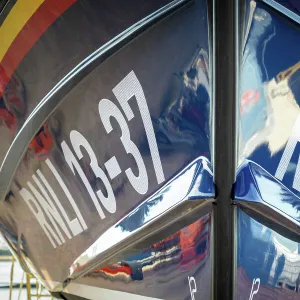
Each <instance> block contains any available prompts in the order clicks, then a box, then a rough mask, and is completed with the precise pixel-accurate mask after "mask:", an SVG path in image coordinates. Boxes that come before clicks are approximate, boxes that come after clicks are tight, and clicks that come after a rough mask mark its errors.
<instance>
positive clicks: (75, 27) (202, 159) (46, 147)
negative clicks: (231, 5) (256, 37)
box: [0, 0, 215, 299]
mask: <svg viewBox="0 0 300 300" xmlns="http://www.w3.org/2000/svg"><path fill="white" fill-rule="evenodd" d="M99 3H100V2H95V1H80V0H79V1H76V2H75V3H74V4H73V5H72V6H71V7H70V8H69V9H68V10H67V11H65V12H64V13H63V15H62V16H61V17H59V18H58V19H57V20H56V21H55V22H54V23H53V24H52V25H51V26H50V27H49V28H48V29H47V30H46V31H45V32H44V34H43V35H42V36H41V38H40V39H39V40H38V41H37V42H36V43H35V44H34V46H33V47H32V49H30V51H29V52H28V53H27V55H26V56H25V58H24V60H23V61H22V63H21V64H20V65H19V66H18V68H17V70H16V72H15V74H14V75H13V79H11V81H10V82H9V86H8V87H7V89H6V92H5V93H4V97H3V101H4V104H5V105H3V125H4V126H3V127H1V130H2V133H0V134H1V138H2V139H3V141H4V144H3V148H2V150H3V153H2V156H1V158H2V159H3V158H4V160H3V163H2V168H1V176H0V185H1V188H0V193H1V195H2V196H3V201H1V203H0V206H1V207H0V225H1V228H0V230H1V232H2V234H3V236H4V237H5V239H6V240H7V242H8V243H9V245H10V247H11V250H12V251H13V252H14V254H15V255H16V256H17V257H18V258H19V260H20V262H21V264H22V265H23V267H24V268H25V269H26V270H28V271H30V272H32V273H33V274H34V275H36V276H37V277H38V278H39V279H40V280H41V281H42V282H43V283H44V284H45V286H46V287H47V288H48V289H49V290H51V291H53V292H57V293H60V292H62V291H63V290H64V291H66V292H67V290H66V288H67V286H68V285H69V284H70V283H73V282H74V281H75V280H80V277H81V276H83V275H85V274H89V273H90V272H91V270H92V269H94V268H95V267H96V266H98V265H99V266H100V267H101V268H105V266H106V265H107V264H109V263H117V262H118V260H117V259H118V258H120V257H123V258H124V259H125V258H126V259H128V257H130V253H133V252H134V253H136V255H138V254H137V253H139V252H141V251H146V250H145V249H149V247H151V245H153V244H155V243H157V242H159V241H161V240H162V239H165V238H167V237H168V236H170V234H174V232H175V231H176V230H180V229H182V228H184V227H186V226H189V225H190V224H191V223H193V222H196V221H197V220H200V219H201V217H202V216H204V215H205V216H206V215H207V214H208V213H211V210H212V207H211V206H212V205H211V204H212V201H213V198H214V197H215V187H214V184H213V172H212V168H211V121H212V110H211V98H210V93H211V92H210V89H211V78H210V73H211V71H210V48H209V40H208V31H209V28H208V19H207V15H208V12H207V7H206V3H205V1H202V0H198V1H173V2H170V1H150V2H149V1H144V2H143V1H142V2H141V1H131V2H128V1H127V2H126V4H125V2H124V1H123V2H122V3H121V2H120V1H101V5H100V4H99ZM104 4H105V9H103V7H104ZM133 8H134V9H133ZM108 20H109V24H110V25H109V26H108V25H107V24H108V23H107V22H108ZM195 28H197V29H196V30H195ZM74 32H76V37H75V36H74ZM62 49H63V51H62ZM179 49H180V51H178V50H179ZM4 72H5V70H4ZM128 74H135V76H136V77H137V79H138V81H139V83H140V85H141V86H142V89H143V92H144V95H145V98H146V101H147V106H148V108H149V112H150V116H151V122H152V124H153V129H154V133H155V138H156V142H157V147H158V150H159V156H160V159H161V164H162V168H163V172H164V180H163V181H162V182H159V183H158V180H157V178H156V170H155V169H154V166H153V162H152V157H151V149H150V145H149V143H148V140H147V138H148V137H147V135H146V133H145V129H144V123H143V121H144V120H142V118H141V112H140V110H139V107H138V105H137V103H136V102H135V100H130V106H131V108H132V111H133V114H134V118H133V119H132V120H130V121H128V122H127V126H128V128H129V131H130V136H131V140H132V141H133V142H134V143H135V144H136V146H137V148H138V150H139V152H140V154H141V157H142V159H143V161H144V164H145V166H146V173H147V178H148V186H147V190H146V192H144V191H143V192H141V193H139V192H137V190H136V189H135V188H134V187H133V186H132V184H131V183H130V180H129V179H128V177H127V174H128V173H127V172H123V171H124V170H128V169H129V168H131V170H132V171H133V174H138V172H139V170H138V166H137V165H136V162H135V161H134V159H133V158H134V157H133V156H132V155H130V154H128V153H126V151H125V149H124V147H123V144H122V143H121V140H120V137H121V136H122V134H123V129H124V128H122V127H121V128H119V127H118V125H117V123H113V122H114V121H112V124H113V128H114V130H113V131H112V132H110V133H109V134H108V133H107V132H106V130H105V128H104V126H103V122H101V118H100V116H99V110H98V105H99V102H100V100H102V99H110V101H111V102H112V103H114V104H115V105H116V106H120V104H119V103H118V102H117V99H116V97H115V95H114V93H113V89H114V88H115V87H116V86H117V84H118V83H119V82H121V81H122V80H123V79H124V78H125V77H126V76H127V75H128ZM7 103H8V104H10V103H12V104H13V105H14V107H13V108H9V109H8V107H7ZM12 112H13V113H12ZM74 130H76V131H77V132H79V133H80V134H81V135H82V136H83V137H84V138H85V139H86V140H87V141H88V143H89V144H90V145H91V148H92V151H93V153H95V156H96V158H97V163H98V165H99V166H100V167H101V168H103V169H104V168H105V166H107V162H108V161H110V162H111V161H112V160H110V159H111V158H113V157H116V158H117V163H118V165H119V169H120V170H121V172H120V174H118V177H114V178H113V179H112V180H111V181H110V184H111V186H112V190H113V194H114V196H115V198H116V208H115V211H114V209H111V211H109V210H108V211H107V210H104V212H103V216H101V217H100V216H99V213H98V212H97V210H96V209H95V205H94V203H93V201H92V199H91V196H90V195H91V193H90V191H88V190H87V189H86V186H85V184H84V182H82V180H81V177H80V176H81V175H80V174H79V173H78V172H72V170H71V169H70V167H69V165H68V163H67V161H66V158H65V156H64V152H63V149H62V144H63V142H64V143H65V144H67V145H71V143H70V133H71V132H74ZM121 130H122V133H121ZM8 135H9V136H10V139H8V138H7V136H8ZM11 142H12V144H11ZM11 145H12V146H11ZM10 146H11V148H9V147H10ZM72 151H73V150H72ZM82 154H83V157H82V158H81V159H79V165H80V168H81V169H82V170H83V173H84V176H86V178H87V180H88V182H89V184H90V186H91V188H92V189H93V190H94V191H98V190H101V191H103V194H104V195H106V193H107V190H105V187H104V185H103V182H101V181H100V180H99V179H97V177H96V176H95V174H94V173H93V169H92V166H91V159H90V157H89V155H88V153H87V152H86V151H85V150H84V151H83V152H82ZM114 166H115V165H114ZM53 169H54V170H56V173H53ZM77 171H78V169H77ZM105 172H106V173H105V174H106V176H111V177H113V176H112V175H111V174H112V173H113V172H115V171H112V169H110V171H109V170H108V168H107V170H105ZM110 172H112V173H110ZM40 174H42V176H44V177H40ZM55 174H58V175H55ZM11 176H12V177H11ZM57 176H59V178H61V181H60V182H59V181H58V180H57V178H58V177H57ZM116 176H117V175H116ZM37 178H40V179H38V180H42V178H45V179H46V181H43V182H44V184H43V186H44V187H46V185H45V182H47V183H48V184H49V186H50V187H51V189H52V190H53V192H54V193H51V191H50V190H49V195H52V196H53V195H54V194H55V195H56V198H57V199H58V201H59V202H56V204H55V205H54V204H53V207H56V208H57V207H58V206H57V205H58V204H57V203H60V204H61V205H62V208H63V210H64V211H65V212H66V215H67V216H68V217H69V218H70V220H72V219H73V220H76V221H77V223H74V224H75V225H76V226H77V227H76V226H75V225H74V226H75V227H73V228H75V229H76V230H77V232H78V231H79V232H80V231H82V232H81V233H79V234H78V233H77V232H75V231H76V230H75V231H74V232H75V234H71V235H70V236H67V235H65V233H66V232H68V228H67V230H66V231H64V232H65V233H62V235H61V236H59V231H60V230H59V227H57V228H58V229H57V228H56V229H55V227H53V228H54V230H55V231H57V233H58V239H57V240H55V239H54V240H53V241H52V242H50V239H49V238H48V237H47V235H46V234H45V232H46V231H47V230H46V231H45V230H44V229H43V228H42V227H41V226H40V223H39V222H38V220H37V218H35V215H36V214H37V211H39V209H41V207H39V204H38V202H35V201H37V200H36V199H35V200H34V199H30V200H28V199H27V200H26V201H29V202H26V201H25V200H24V199H25V198H24V197H23V196H24V194H22V191H23V192H24V189H26V190H27V191H28V190H31V191H39V193H40V195H44V197H46V196H45V195H46V194H45V193H43V189H39V186H38V181H36V179H37ZM61 182H63V184H64V186H65V188H64V187H63V186H62V185H61ZM31 187H33V189H31ZM66 190H67V191H68V193H66ZM20 191H21V193H20ZM22 195H23V196H22ZM35 195H38V194H37V193H35ZM70 197H71V198H73V199H74V201H75V203H76V206H77V208H78V210H79V212H80V216H81V218H79V217H78V216H79V215H78V212H76V210H75V209H74V205H72V203H71V202H70V201H69V199H70ZM39 199H41V198H39ZM53 199H54V198H53ZM53 199H52V201H53ZM50 200H51V197H50ZM54 200H55V199H54ZM47 201H48V200H46V202H47ZM28 203H29V205H28ZM49 203H50V202H49V201H48V204H49ZM37 204H38V205H37ZM50 204H51V203H50ZM53 207H52V209H53ZM59 209H60V208H59ZM42 212H43V213H44V214H45V215H46V212H45V211H44V210H42ZM49 216H50V215H48V214H47V216H46V220H47V222H50V223H51V222H53V224H54V223H55V222H58V221H57V220H58V219H57V218H56V219H55V221H51V218H52V217H51V216H50V217H49ZM76 216H77V217H78V219H77V218H75V217H76ZM74 218H75V219H74ZM205 218H206V220H208V219H209V221H205V222H206V223H207V222H208V223H207V225H205V226H206V227H207V228H206V233H205V234H206V236H207V237H208V236H210V229H209V228H210V217H205ZM78 220H79V221H78ZM171 225H172V226H171ZM153 226H154V227H153ZM47 228H48V227H47ZM120 228H122V230H121V233H122V234H119V235H117V234H116V229H120ZM82 229H84V230H82ZM74 232H73V233H74ZM71 233H72V232H71ZM73 235H74V236H73ZM146 237H147V239H146ZM207 241H208V240H207ZM137 242H140V243H139V244H137ZM194 243H195V244H196V245H197V243H198V242H197V241H194ZM196 247H197V246H196ZM201 247H202V246H201ZM201 247H200V248H201ZM204 251H205V261H206V263H205V268H204V269H203V270H202V267H201V265H202V263H200V262H199V258H197V255H198V254H197V253H194V254H193V255H194V256H195V257H192V258H191V260H192V261H193V262H195V261H197V262H199V265H197V266H196V267H195V268H194V269H193V268H192V267H191V268H192V269H193V270H192V271H191V272H190V273H185V275H184V276H185V277H186V276H193V274H194V276H195V278H196V279H197V278H198V277H197V276H198V275H197V274H198V273H199V272H200V273H199V274H201V278H203V279H201V280H200V279H199V280H200V281H201V282H202V280H204V281H203V282H205V284H207V285H208V286H209V282H210V264H209V257H210V247H209V242H207V244H206V246H205V249H204ZM196 252H197V251H196ZM199 255H200V254H199ZM176 257H177V256H176ZM151 259H152V258H151ZM176 259H177V258H176ZM152 260H153V259H152ZM200 260H201V259H200ZM57 262H59V267H58V264H57ZM189 264H190V262H189V261H188V260H187V262H186V265H185V263H181V264H179V265H178V263H176V264H175V265H174V267H172V266H169V265H168V264H167V265H165V264H162V266H161V268H162V272H169V271H170V270H171V269H172V271H173V272H174V274H179V273H180V270H182V268H185V267H186V268H188V269H189V268H190V266H189ZM170 268H171V269H170ZM200 269H201V271H200ZM125 270H126V268H125ZM178 272H179V273H178ZM196 273H197V274H196ZM159 276H161V274H158V275H157V276H156V274H155V273H153V274H152V275H151V278H153V280H154V282H155V281H156V280H159V278H160V277H159ZM199 276H200V275H199ZM156 277H157V279H156ZM169 280H171V277H170V278H169ZM197 280H198V279H197ZM76 282H77V281H76ZM88 284H89V285H93V286H95V287H98V286H99V287H100V288H101V287H103V286H102V284H103V282H102V279H101V278H99V280H97V278H93V279H92V280H91V282H89V283H88ZM170 284H171V283H170ZM173 284H174V283H173ZM196 284H198V282H197V283H196ZM120 285H122V284H121V283H120V282H118V281H116V282H115V283H114V284H113V286H114V287H112V288H114V289H116V290H118V289H119V290H122V289H121V288H119V286H120ZM182 285H183V287H184V294H185V295H186V294H187V292H188V286H189V281H188V279H187V278H186V281H184V282H182ZM165 286H166V287H168V284H166V285H163V286H162V288H161V289H162V292H161V293H162V295H163V294H165V293H166V291H164V292H163V289H164V287H165ZM155 288H156V284H155V283H154V284H153V291H154V290H155ZM178 288H179V287H178ZM209 291H210V290H208V291H207V292H208V294H209ZM131 293H135V291H134V289H132V290H131ZM204 295H207V294H203V296H201V297H204ZM203 299H205V297H204V298H203Z"/></svg>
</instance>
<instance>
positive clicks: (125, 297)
mask: <svg viewBox="0 0 300 300" xmlns="http://www.w3.org/2000/svg"><path fill="white" fill-rule="evenodd" d="M63 292H65V293H68V294H72V295H76V296H79V297H83V298H87V299H90V300H99V299H101V300H112V299H122V300H161V299H158V298H152V297H145V296H141V295H136V294H130V293H125V292H119V291H115V290H108V289H103V288H99V287H95V286H89V285H85V284H79V283H70V284H69V285H68V286H67V287H66V288H65V289H64V290H63Z"/></svg>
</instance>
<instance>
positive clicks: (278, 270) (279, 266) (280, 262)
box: [273, 254, 285, 286]
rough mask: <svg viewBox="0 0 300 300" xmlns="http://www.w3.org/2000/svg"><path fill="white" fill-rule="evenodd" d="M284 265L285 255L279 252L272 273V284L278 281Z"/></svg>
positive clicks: (274, 284)
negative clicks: (273, 272)
mask: <svg viewBox="0 0 300 300" xmlns="http://www.w3.org/2000/svg"><path fill="white" fill-rule="evenodd" d="M284 265H285V256H284V254H281V255H280V256H279V258H278V260H277V264H276V267H275V274H274V278H273V286H276V283H277V282H278V279H279V277H280V275H281V274H282V271H283V269H284Z"/></svg>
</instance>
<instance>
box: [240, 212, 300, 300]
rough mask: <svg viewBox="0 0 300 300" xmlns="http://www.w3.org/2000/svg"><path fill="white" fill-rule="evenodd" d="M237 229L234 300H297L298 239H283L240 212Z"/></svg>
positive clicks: (298, 277)
mask: <svg viewBox="0 0 300 300" xmlns="http://www.w3.org/2000/svg"><path fill="white" fill-rule="evenodd" d="M237 226H238V227H237V232H238V242H237V248H238V257H237V299H251V296H252V297H253V298H252V299H257V300H260V299H291V300H294V299H299V289H300V271H299V270H300V243H299V239H298V241H297V240H296V241H295V240H291V239H289V238H286V237H285V236H282V235H281V234H279V233H277V232H276V231H274V230H273V229H272V228H270V227H268V226H265V225H263V224H261V223H260V222H259V221H257V220H255V219H254V218H253V217H250V216H249V215H248V214H247V213H246V212H244V211H243V210H241V209H239V210H238V223H237ZM256 291H257V292H256Z"/></svg>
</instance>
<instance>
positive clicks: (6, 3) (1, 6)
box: [0, 0, 17, 26]
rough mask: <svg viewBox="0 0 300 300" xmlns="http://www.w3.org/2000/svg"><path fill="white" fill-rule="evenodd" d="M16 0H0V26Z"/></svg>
mask: <svg viewBox="0 0 300 300" xmlns="http://www.w3.org/2000/svg"><path fill="white" fill-rule="evenodd" d="M16 2H17V0H0V26H1V25H2V24H3V22H4V20H5V18H6V17H7V16H8V14H9V13H10V11H11V9H12V8H13V6H14V5H15V4H16Z"/></svg>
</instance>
